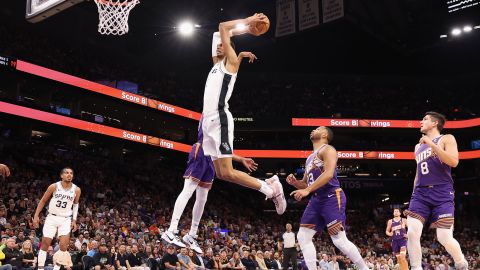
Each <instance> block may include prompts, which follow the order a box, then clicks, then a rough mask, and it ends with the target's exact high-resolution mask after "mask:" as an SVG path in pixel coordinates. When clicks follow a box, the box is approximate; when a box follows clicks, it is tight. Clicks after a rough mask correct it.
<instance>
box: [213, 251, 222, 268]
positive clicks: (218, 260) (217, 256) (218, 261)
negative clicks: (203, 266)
mask: <svg viewBox="0 0 480 270" xmlns="http://www.w3.org/2000/svg"><path fill="white" fill-rule="evenodd" d="M213 261H214V265H213V269H223V268H224V267H223V264H222V259H221V256H220V254H215V256H214V257H213Z"/></svg>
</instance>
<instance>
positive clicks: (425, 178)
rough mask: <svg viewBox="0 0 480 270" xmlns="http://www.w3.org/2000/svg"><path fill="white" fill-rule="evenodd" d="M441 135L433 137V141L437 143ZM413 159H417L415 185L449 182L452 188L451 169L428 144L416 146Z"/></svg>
mask: <svg viewBox="0 0 480 270" xmlns="http://www.w3.org/2000/svg"><path fill="white" fill-rule="evenodd" d="M443 136H444V135H440V136H438V137H436V138H435V139H433V140H432V141H433V143H435V144H436V145H438V143H439V142H440V140H441V139H442V138H443ZM415 160H416V161H417V184H416V187H418V186H434V185H444V184H450V185H452V188H453V179H452V169H451V168H450V166H448V165H447V164H445V163H443V162H442V161H441V160H440V158H439V157H438V156H437V155H436V154H435V152H433V150H432V148H431V147H430V146H428V144H421V145H420V146H419V147H418V149H417V151H415Z"/></svg>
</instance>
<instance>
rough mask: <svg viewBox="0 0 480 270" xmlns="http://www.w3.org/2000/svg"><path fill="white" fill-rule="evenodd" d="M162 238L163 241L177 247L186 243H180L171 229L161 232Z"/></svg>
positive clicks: (182, 246)
mask: <svg viewBox="0 0 480 270" xmlns="http://www.w3.org/2000/svg"><path fill="white" fill-rule="evenodd" d="M162 239H163V240H164V241H165V242H167V243H169V244H173V245H175V246H177V247H181V248H184V247H186V245H185V244H184V243H182V241H181V240H180V238H179V237H178V236H177V235H176V234H174V233H173V232H171V231H165V232H164V233H162Z"/></svg>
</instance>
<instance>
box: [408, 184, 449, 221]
mask: <svg viewBox="0 0 480 270" xmlns="http://www.w3.org/2000/svg"><path fill="white" fill-rule="evenodd" d="M454 199H455V192H454V190H453V187H452V185H451V184H445V185H435V186H419V187H416V188H415V189H414V191H413V194H412V199H411V200H410V207H409V208H408V210H407V211H405V214H406V215H408V216H411V217H413V218H416V219H419V220H420V221H422V223H425V222H430V224H431V226H430V227H432V228H449V227H450V226H451V225H452V224H453V219H454V214H455V203H454Z"/></svg>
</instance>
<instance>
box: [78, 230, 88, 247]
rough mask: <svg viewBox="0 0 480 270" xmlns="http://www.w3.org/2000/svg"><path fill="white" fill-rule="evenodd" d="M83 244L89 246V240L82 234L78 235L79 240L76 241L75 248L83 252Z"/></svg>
mask: <svg viewBox="0 0 480 270" xmlns="http://www.w3.org/2000/svg"><path fill="white" fill-rule="evenodd" d="M83 244H88V240H87V239H85V237H84V236H83V233H81V234H79V235H78V238H77V239H76V240H75V248H76V249H77V251H80V250H82V245H83Z"/></svg>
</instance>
